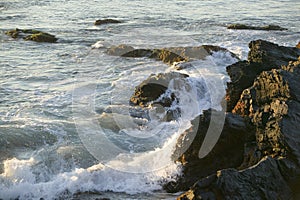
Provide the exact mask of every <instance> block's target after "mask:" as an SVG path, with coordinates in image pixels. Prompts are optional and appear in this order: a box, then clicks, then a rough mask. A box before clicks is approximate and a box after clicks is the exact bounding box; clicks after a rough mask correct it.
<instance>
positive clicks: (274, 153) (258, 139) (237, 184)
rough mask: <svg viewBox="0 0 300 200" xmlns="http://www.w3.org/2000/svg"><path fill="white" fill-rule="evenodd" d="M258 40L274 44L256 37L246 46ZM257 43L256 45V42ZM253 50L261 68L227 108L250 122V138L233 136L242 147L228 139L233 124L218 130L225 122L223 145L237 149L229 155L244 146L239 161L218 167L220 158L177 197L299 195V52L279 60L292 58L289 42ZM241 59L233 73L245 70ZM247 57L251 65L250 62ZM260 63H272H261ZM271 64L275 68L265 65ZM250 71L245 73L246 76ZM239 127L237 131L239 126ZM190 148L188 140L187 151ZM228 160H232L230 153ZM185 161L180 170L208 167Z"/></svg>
mask: <svg viewBox="0 0 300 200" xmlns="http://www.w3.org/2000/svg"><path fill="white" fill-rule="evenodd" d="M263 43H264V46H265V45H267V46H273V47H278V46H277V45H274V44H273V45H272V44H270V43H267V42H265V41H261V40H259V41H254V42H251V43H250V46H252V48H253V45H254V47H257V46H256V45H258V47H260V46H261V45H262V44H263ZM255 44H256V45H255ZM258 49H260V50H261V48H258ZM252 50H253V49H252ZM257 52H261V54H260V55H259V56H255V55H257V54H255V53H254V52H251V53H249V58H250V59H251V60H252V61H256V63H255V66H256V67H257V68H258V67H259V66H261V67H262V68H263V69H257V71H258V72H259V75H258V76H257V77H256V78H255V79H253V81H252V83H253V84H252V86H251V87H248V88H244V90H243V91H242V95H241V97H240V99H239V100H238V103H237V104H236V105H235V106H234V109H233V111H232V112H233V113H235V115H239V116H240V117H243V119H244V122H245V123H246V125H247V126H250V127H254V129H250V132H247V130H246V132H245V135H249V134H250V133H251V131H252V132H253V133H254V135H255V136H254V139H253V135H252V134H250V135H249V137H248V138H249V140H248V139H245V140H244V141H242V139H241V138H239V137H237V141H239V142H241V143H242V144H244V148H241V146H242V145H241V144H237V143H235V141H236V140H231V139H229V138H230V137H234V135H235V132H234V130H230V129H229V131H228V134H227V135H226V134H223V132H224V131H225V130H226V126H225V128H224V130H223V132H222V135H223V137H224V138H225V141H227V142H226V145H228V146H230V148H231V149H235V150H236V151H233V152H232V153H231V156H232V157H234V156H236V155H239V154H238V152H240V153H241V152H243V156H242V157H243V161H242V162H241V164H240V165H239V166H237V165H238V162H236V164H235V166H234V165H232V166H231V167H230V166H229V167H223V166H221V167H219V166H218V165H219V163H216V166H215V168H216V170H215V172H213V173H210V174H209V173H206V174H203V175H202V177H203V178H200V179H199V180H198V181H197V182H196V183H195V184H194V185H193V186H192V187H191V189H190V190H189V191H187V192H186V193H184V194H182V195H181V196H180V197H178V199H182V200H183V199H188V200H191V199H193V200H197V199H297V198H298V197H299V194H298V193H299V189H300V132H299V130H300V123H299V122H300V116H299V113H300V87H299V85H300V57H299V58H298V60H297V61H291V62H289V63H288V64H286V65H284V66H280V65H282V64H283V63H284V62H286V59H288V58H290V59H291V60H293V59H295V56H296V54H297V52H298V51H296V50H295V49H294V48H283V47H279V49H278V48H277V49H276V48H275V49H274V48H273V49H265V50H264V51H257ZM283 52H288V53H289V54H284V53H283ZM271 55H272V56H271ZM299 55H300V53H299V52H298V56H299ZM276 58H278V60H276ZM243 63H244V62H242V63H241V62H240V63H237V64H235V65H234V67H235V69H238V66H240V67H241V69H240V71H239V72H240V73H238V75H240V74H242V73H241V72H243V73H244V71H243V70H244V69H245V68H244V67H245V65H244V64H243ZM249 63H250V64H249ZM249 63H248V64H249V65H250V66H251V62H249ZM261 63H266V64H270V63H271V64H272V65H271V66H268V65H267V66H264V65H261ZM276 64H279V66H277V65H276ZM249 65H248V67H249ZM253 66H254V65H252V67H253ZM270 67H272V68H274V69H269V68H270ZM251 76H252V74H251ZM251 76H250V75H248V77H251ZM253 76H254V73H253ZM245 77H246V75H244V78H245ZM240 87H241V86H240ZM227 115H228V114H227ZM226 119H228V117H227V118H226ZM204 124H205V123H204ZM206 124H207V123H206ZM226 124H227V123H225V125H226ZM202 126H203V125H202ZM247 126H246V127H247ZM238 133H239V134H241V133H242V131H238ZM222 135H221V140H222ZM251 135H252V137H251ZM196 138H197V136H196ZM200 144H201V143H198V145H200ZM238 146H239V148H238ZM218 148H220V152H221V154H220V155H222V153H223V152H222V149H223V151H224V153H225V154H226V148H224V146H223V147H222V145H221V144H220V143H219V142H218V143H217V144H216V146H215V149H218ZM192 150H193V145H191V148H190V149H188V150H187V151H186V153H189V152H190V151H192ZM186 153H185V154H186ZM224 156H226V155H224ZM240 156H241V155H240ZM191 158H192V157H191ZM236 158H238V157H236ZM195 159H197V158H195V157H194V158H193V159H192V160H191V161H192V162H194V160H195ZM214 159H216V160H219V157H218V156H215V157H214ZM226 159H227V158H226ZM231 159H233V158H231ZM240 159H241V158H240ZM227 160H228V162H233V161H232V160H230V158H229V159H227ZM237 160H239V159H237ZM237 160H236V161H237ZM180 161H181V160H180ZM239 161H240V160H239ZM181 162H182V161H181ZM215 162H216V161H215ZM184 166H185V167H188V168H187V169H184V170H185V171H184V175H185V174H188V171H189V170H192V169H193V168H196V167H198V168H199V171H200V169H201V168H204V169H205V167H207V166H206V165H203V163H201V162H200V161H198V163H197V164H196V166H193V168H189V165H186V164H185V165H184ZM217 168H219V169H217ZM194 175H197V174H194ZM186 178H188V176H186ZM186 182H187V181H186ZM173 185H175V184H173Z"/></svg>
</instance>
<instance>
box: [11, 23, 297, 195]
mask: <svg viewBox="0 0 300 200" xmlns="http://www.w3.org/2000/svg"><path fill="white" fill-rule="evenodd" d="M108 23H122V22H121V21H117V20H111V19H106V20H97V21H96V22H95V25H103V24H108ZM228 28H232V29H254V30H285V29H284V28H281V27H277V26H268V27H258V28H255V27H245V26H242V25H234V26H232V27H228ZM6 34H7V35H9V36H11V37H12V38H23V39H24V40H31V41H36V42H49V43H55V42H56V41H57V40H58V39H57V38H56V37H55V36H54V35H51V34H49V33H45V32H42V31H37V30H33V29H15V30H10V31H7V32H6ZM249 48H250V52H249V54H248V59H247V60H246V61H238V62H237V63H234V64H232V65H230V66H228V67H227V73H228V74H229V76H230V78H231V82H229V83H228V84H227V93H226V97H225V100H226V103H227V106H226V108H227V110H226V113H225V116H224V119H225V123H224V128H223V130H222V132H221V137H220V138H219V140H218V142H217V144H216V145H215V147H214V148H213V150H212V151H211V152H210V153H209V154H208V155H207V156H205V157H204V158H199V156H198V152H199V150H200V148H201V145H202V143H203V141H204V138H205V136H206V133H207V129H208V127H209V125H210V123H215V122H212V120H211V119H212V118H211V115H212V114H214V115H222V114H223V113H224V112H222V111H215V110H212V109H210V110H206V111H204V112H203V114H202V115H200V116H198V117H197V118H196V119H194V120H193V121H192V125H193V126H192V127H191V128H190V129H188V130H186V131H185V132H184V133H182V135H181V136H180V137H179V138H178V141H177V146H176V148H175V151H174V155H172V156H173V157H174V162H180V163H181V164H182V166H183V175H182V176H181V177H178V180H177V181H174V182H169V183H165V184H164V186H163V187H164V189H165V190H166V191H168V192H172V193H173V192H179V191H186V192H184V193H183V194H182V195H180V196H179V197H178V199H180V200H198V199H199V200H200V199H297V198H299V196H300V194H299V190H300V131H299V130H300V123H299V122H300V115H299V113H300V87H299V86H300V43H298V45H297V47H284V46H279V45H277V44H274V43H271V42H268V41H264V40H256V41H251V42H250V43H249ZM202 50H204V51H202ZM215 51H223V52H228V53H230V54H231V55H232V56H234V55H233V54H232V53H231V52H230V51H228V50H226V49H224V48H221V47H217V46H211V45H203V46H201V47H176V48H163V49H134V48H133V47H130V46H126V45H120V46H117V47H111V48H110V49H108V50H107V54H109V55H114V56H122V57H147V58H151V59H156V60H160V61H162V62H164V63H166V64H168V65H174V63H177V62H182V63H187V62H188V61H192V60H193V59H203V58H205V56H207V55H211V54H212V53H213V52H215ZM199 52H202V53H201V54H199ZM191 55H192V56H191ZM182 66H183V65H180V66H179V67H178V68H175V69H177V70H178V71H180V70H181V69H182ZM187 76H188V75H184V74H181V73H176V72H174V73H173V74H171V73H169V74H159V75H150V76H149V78H148V79H147V80H145V81H144V82H143V83H141V84H140V85H139V86H137V87H136V90H135V91H134V93H133V95H132V97H131V98H130V99H129V102H130V104H131V105H134V106H140V107H144V106H146V105H148V103H149V102H154V103H155V104H159V105H160V106H162V107H164V108H166V110H165V113H166V117H165V120H166V121H170V120H173V119H176V117H178V115H180V110H173V111H172V110H171V111H170V110H169V109H168V108H169V107H170V105H171V104H172V102H173V101H177V100H178V99H177V97H176V96H174V95H172V94H170V96H169V97H168V98H165V99H159V100H157V99H158V98H159V97H160V96H161V95H162V94H163V93H165V92H166V90H167V85H168V82H170V81H171V80H172V79H174V78H177V79H181V80H183V79H185V78H186V77H187ZM155 81H157V82H158V83H155ZM162 81H165V84H164V85H162V84H161V83H162ZM194 133H196V134H195V135H193V134H194ZM187 140H192V143H191V145H190V146H189V148H188V149H181V145H180V144H182V143H184V142H185V141H187Z"/></svg>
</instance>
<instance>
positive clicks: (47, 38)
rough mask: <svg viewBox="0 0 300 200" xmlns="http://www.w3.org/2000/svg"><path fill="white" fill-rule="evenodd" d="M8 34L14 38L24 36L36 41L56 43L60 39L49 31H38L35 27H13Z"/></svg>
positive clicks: (26, 38) (25, 38)
mask: <svg viewBox="0 0 300 200" xmlns="http://www.w3.org/2000/svg"><path fill="white" fill-rule="evenodd" d="M5 34H6V35H9V36H11V37H12V38H15V39H18V38H23V39H24V40H31V41H35V42H49V43H55V42H56V41H57V40H58V39H57V38H56V37H55V36H54V35H51V34H49V33H46V32H43V31H38V30H34V29H18V28H17V29H13V30H9V31H6V32H5Z"/></svg>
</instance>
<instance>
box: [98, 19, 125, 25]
mask: <svg viewBox="0 0 300 200" xmlns="http://www.w3.org/2000/svg"><path fill="white" fill-rule="evenodd" d="M117 23H122V22H121V21H120V20H116V19H98V20H96V21H95V23H94V25H103V24H117Z"/></svg>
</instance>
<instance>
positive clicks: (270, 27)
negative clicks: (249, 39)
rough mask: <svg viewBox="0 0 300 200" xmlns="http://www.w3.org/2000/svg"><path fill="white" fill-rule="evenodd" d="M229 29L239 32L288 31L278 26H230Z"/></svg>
mask: <svg viewBox="0 0 300 200" xmlns="http://www.w3.org/2000/svg"><path fill="white" fill-rule="evenodd" d="M227 28H228V29H238V30H263V31H284V30H288V29H287V28H283V27H281V26H278V25H271V24H270V25H267V26H250V25H246V24H229V25H228V26H227Z"/></svg>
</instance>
